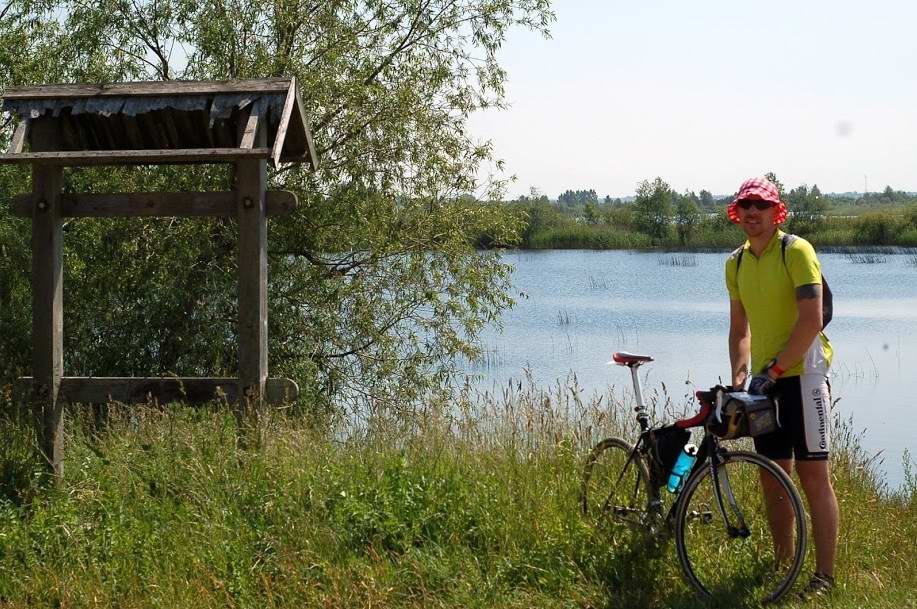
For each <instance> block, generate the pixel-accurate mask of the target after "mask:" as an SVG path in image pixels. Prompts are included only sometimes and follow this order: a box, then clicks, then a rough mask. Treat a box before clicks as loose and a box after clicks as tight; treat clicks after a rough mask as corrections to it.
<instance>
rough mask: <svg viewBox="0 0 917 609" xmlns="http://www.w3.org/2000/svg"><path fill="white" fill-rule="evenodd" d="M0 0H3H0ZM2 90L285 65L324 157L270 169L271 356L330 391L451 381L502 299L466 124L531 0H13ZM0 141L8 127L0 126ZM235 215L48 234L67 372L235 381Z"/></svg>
mask: <svg viewBox="0 0 917 609" xmlns="http://www.w3.org/2000/svg"><path fill="white" fill-rule="evenodd" d="M0 6H4V5H0ZM0 10H2V11H3V13H4V14H3V18H2V19H0V88H3V87H8V86H23V85H32V84H40V83H45V82H88V83H105V82H113V81H123V80H161V79H200V80H207V79H228V78H254V77H269V76H295V77H296V78H297V81H298V83H299V85H300V87H301V91H302V94H303V98H304V103H305V106H306V110H307V113H308V114H309V116H310V117H311V120H312V126H313V131H314V135H315V139H316V145H317V148H318V152H319V155H320V157H321V159H322V164H321V167H320V169H319V170H318V171H316V172H310V171H308V170H306V169H305V168H303V167H300V166H288V167H283V168H281V169H280V170H278V171H276V172H272V174H271V175H270V178H269V179H270V187H271V188H283V189H287V190H292V191H294V192H295V193H297V195H298V197H299V200H300V205H299V207H298V209H297V211H296V212H295V214H294V215H293V216H292V217H290V218H287V219H283V220H277V219H274V220H271V222H270V227H269V247H270V294H269V306H270V328H269V337H270V365H271V368H272V376H273V375H289V376H291V377H293V378H295V379H296V380H297V381H298V382H300V384H301V386H302V387H303V388H304V389H305V390H306V391H305V393H306V395H307V396H308V395H311V396H314V397H315V398H316V399H320V400H324V401H326V403H331V402H332V401H333V402H336V403H338V404H344V403H346V404H358V403H359V404H367V403H368V404H380V403H394V402H398V401H410V400H411V399H412V398H414V397H416V396H418V395H420V394H422V393H423V392H425V391H429V390H431V389H434V388H437V387H440V386H442V385H443V383H444V382H445V381H447V380H448V379H449V378H450V372H451V364H450V362H451V361H452V357H453V356H454V355H455V354H458V353H466V354H472V353H473V339H474V337H475V336H476V334H477V332H478V331H479V330H480V329H481V327H482V326H483V324H485V323H487V322H490V321H492V320H495V319H496V318H497V316H498V315H499V313H500V312H501V310H503V309H504V308H505V307H506V306H508V305H509V304H510V299H509V298H508V296H507V290H506V288H507V287H508V268H507V266H506V265H504V264H502V263H501V262H500V260H499V257H498V256H496V255H492V254H481V253H479V252H477V251H475V249H474V248H473V247H472V245H471V239H470V238H469V236H470V235H480V234H488V235H490V236H492V237H493V238H494V239H495V240H496V241H499V242H510V241H512V240H513V239H514V238H515V236H516V233H517V230H518V229H519V225H518V222H517V221H516V219H515V216H512V215H507V214H504V213H500V212H499V210H498V209H496V208H495V207H494V206H493V205H490V204H488V203H476V202H472V201H468V200H467V198H460V195H463V194H465V193H469V192H473V193H475V194H476V195H477V197H476V198H477V199H479V200H482V201H489V200H492V199H495V198H497V197H498V196H499V194H500V192H501V186H502V183H501V182H500V181H499V180H494V181H490V182H488V183H486V184H479V183H478V180H477V175H478V167H479V166H480V165H481V163H483V162H488V161H490V160H491V158H492V150H491V148H490V146H489V145H488V144H487V143H483V144H482V143H480V142H477V141H475V139H474V138H472V137H471V135H470V134H469V133H468V131H467V128H466V121H467V118H468V117H469V115H470V114H471V113H473V112H475V111H476V110H479V109H481V108H488V107H502V105H503V94H504V82H505V78H506V74H505V72H504V70H503V68H502V67H501V66H500V65H499V63H498V61H497V58H496V52H497V50H498V49H499V48H500V46H501V44H502V42H503V41H504V39H505V36H506V33H507V31H508V30H509V29H510V28H512V27H525V28H530V29H534V30H537V31H540V32H542V33H544V34H547V27H548V25H549V24H550V22H551V21H552V19H553V15H552V13H551V11H550V9H549V6H548V0H419V1H415V0H396V1H388V0H386V1H382V0H360V1H355V2H340V1H331V2H327V1H324V0H276V1H274V2H256V1H254V0H203V1H201V0H195V1H192V0H131V1H129V2H128V1H127V0H72V1H52V0H8V3H7V4H5V8H0ZM0 127H2V128H0V144H5V142H6V141H8V138H9V136H10V133H11V130H12V125H11V124H10V121H9V119H8V118H7V119H6V122H4V123H2V125H0ZM231 179H232V178H231V175H230V173H229V172H228V171H227V170H226V168H223V167H213V166H209V167H197V168H190V169H189V168H181V169H176V168H169V167H166V168H144V169H134V170H119V171H102V170H98V169H81V170H70V171H68V172H67V173H66V175H65V189H66V190H69V191H96V192H104V191H127V190H138V191H139V190H157V189H161V190H212V189H225V188H228V187H229V185H230V183H231ZM29 188H30V186H29V180H28V175H27V174H26V173H24V172H23V171H21V170H18V169H15V168H10V167H8V166H4V167H3V168H0V237H2V239H3V241H2V243H0V289H2V292H0V304H3V305H4V306H3V307H2V310H0V332H2V336H3V337H4V338H3V341H2V342H0V367H2V369H0V374H2V376H3V378H5V379H9V378H10V377H11V376H13V375H16V374H20V373H22V372H26V371H27V366H28V357H29V356H28V354H29V351H30V349H29V346H28V337H29V334H30V329H29V323H30V320H29V315H30V305H29V297H28V293H29V292H28V290H29V288H28V275H27V273H28V269H29V264H28V259H29V256H30V252H29V242H28V239H27V238H24V237H23V235H27V234H28V230H29V224H28V221H23V220H19V219H14V218H10V217H9V215H8V212H7V209H8V205H7V203H8V201H9V199H10V197H11V196H12V195H13V194H15V193H17V192H26V191H28V190H29ZM236 232H237V229H236V225H235V223H234V222H231V221H224V220H217V219H213V220H165V219H130V220H83V219H79V220H73V221H71V222H69V223H68V224H67V226H66V229H65V259H66V269H67V270H66V276H65V287H64V290H65V296H64V298H65V316H66V317H65V353H66V361H65V372H66V374H68V375H83V374H110V375H119V374H138V375H140V374H143V375H145V374H158V373H176V374H188V375H195V374H220V373H226V374H233V373H234V370H235V366H236V345H235V342H234V341H235V338H234V337H235V321H234V320H235V318H236V310H235V307H236V302H235V278H236V272H235V267H236V259H235V256H236V252H235V243H236Z"/></svg>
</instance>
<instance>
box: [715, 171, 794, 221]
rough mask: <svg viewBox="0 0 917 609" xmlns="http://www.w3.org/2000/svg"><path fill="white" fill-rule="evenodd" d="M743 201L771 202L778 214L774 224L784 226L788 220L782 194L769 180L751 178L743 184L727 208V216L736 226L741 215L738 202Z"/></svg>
mask: <svg viewBox="0 0 917 609" xmlns="http://www.w3.org/2000/svg"><path fill="white" fill-rule="evenodd" d="M742 199H752V200H754V199H757V200H759V201H769V202H771V203H773V204H774V206H775V207H776V208H777V212H776V214H775V215H774V224H782V223H783V221H784V220H786V214H787V209H786V204H785V203H784V202H783V201H781V200H780V193H779V192H778V191H777V187H776V186H774V183H773V182H771V181H770V180H768V179H767V178H749V179H748V180H745V181H744V182H742V186H740V187H739V192H738V194H737V195H736V198H735V199H733V200H732V203H730V204H729V206H728V207H727V208H726V214H727V215H729V219H730V220H732V221H733V222H734V223H735V224H738V223H739V213H738V210H737V209H736V208H737V207H738V205H737V204H738V202H739V201H741V200H742Z"/></svg>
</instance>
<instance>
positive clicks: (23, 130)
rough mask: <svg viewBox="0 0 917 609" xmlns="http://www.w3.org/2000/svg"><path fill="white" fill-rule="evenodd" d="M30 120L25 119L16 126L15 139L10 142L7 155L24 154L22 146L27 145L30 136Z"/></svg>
mask: <svg viewBox="0 0 917 609" xmlns="http://www.w3.org/2000/svg"><path fill="white" fill-rule="evenodd" d="M30 122H31V121H30V120H29V119H27V118H26V119H23V120H22V121H20V122H19V124H18V125H16V130H15V131H14V132H13V139H11V140H10V147H9V148H8V149H7V151H6V152H7V154H18V153H20V152H22V146H23V145H24V144H25V140H26V138H27V137H28V135H29V123H30Z"/></svg>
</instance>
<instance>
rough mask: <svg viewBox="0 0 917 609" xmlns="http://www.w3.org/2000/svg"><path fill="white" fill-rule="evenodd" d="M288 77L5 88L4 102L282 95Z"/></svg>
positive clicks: (288, 84) (286, 85) (287, 84)
mask: <svg viewBox="0 0 917 609" xmlns="http://www.w3.org/2000/svg"><path fill="white" fill-rule="evenodd" d="M289 86H290V79H289V78H259V79H252V80H223V81H178V80H170V81H165V82H125V83H115V84H110V85H85V84H79V85H42V86H38V87H17V88H11V89H7V90H6V92H5V93H4V94H3V98H4V99H56V98H73V97H119V96H159V95H211V94H217V93H283V92H285V91H287V90H288V89H289Z"/></svg>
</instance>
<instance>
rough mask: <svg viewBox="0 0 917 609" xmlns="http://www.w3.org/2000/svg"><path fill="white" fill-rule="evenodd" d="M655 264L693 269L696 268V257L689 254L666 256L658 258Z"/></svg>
mask: <svg viewBox="0 0 917 609" xmlns="http://www.w3.org/2000/svg"><path fill="white" fill-rule="evenodd" d="M656 263H657V264H659V266H675V267H693V266H697V256H692V255H691V254H670V255H668V256H660V257H659V258H658V259H657V260H656Z"/></svg>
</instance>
